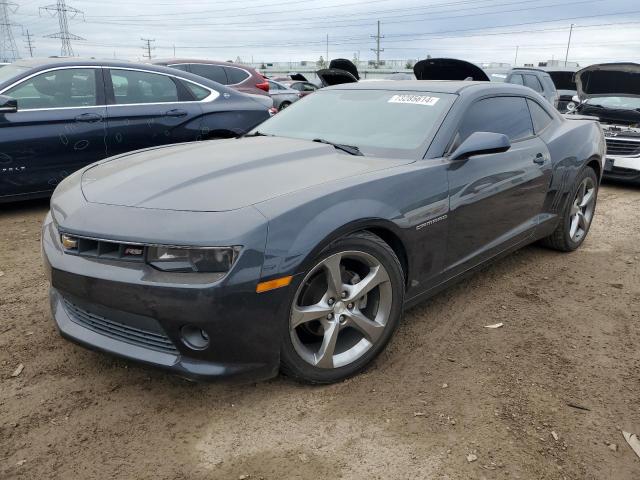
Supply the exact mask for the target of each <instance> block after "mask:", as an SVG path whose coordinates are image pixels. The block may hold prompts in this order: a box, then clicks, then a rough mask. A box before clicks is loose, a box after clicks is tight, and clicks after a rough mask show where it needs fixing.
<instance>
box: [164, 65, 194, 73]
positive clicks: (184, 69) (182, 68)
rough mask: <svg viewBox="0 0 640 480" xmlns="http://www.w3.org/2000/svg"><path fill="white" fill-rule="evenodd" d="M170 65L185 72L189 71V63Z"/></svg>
mask: <svg viewBox="0 0 640 480" xmlns="http://www.w3.org/2000/svg"><path fill="white" fill-rule="evenodd" d="M167 66H168V67H171V68H175V69H177V70H182V71H183V72H188V71H189V65H185V64H184V63H180V64H178V65H167Z"/></svg>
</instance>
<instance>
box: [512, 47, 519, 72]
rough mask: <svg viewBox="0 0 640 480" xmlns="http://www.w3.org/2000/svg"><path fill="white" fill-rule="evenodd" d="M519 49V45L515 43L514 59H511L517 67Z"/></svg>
mask: <svg viewBox="0 0 640 480" xmlns="http://www.w3.org/2000/svg"><path fill="white" fill-rule="evenodd" d="M519 49H520V46H519V45H516V59H515V60H514V61H513V66H514V67H517V66H518V50H519Z"/></svg>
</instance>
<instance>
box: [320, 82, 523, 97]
mask: <svg viewBox="0 0 640 480" xmlns="http://www.w3.org/2000/svg"><path fill="white" fill-rule="evenodd" d="M323 90H388V91H397V92H431V93H452V94H457V95H460V94H463V93H464V92H465V91H468V92H469V93H471V92H473V93H476V92H478V91H484V90H486V91H487V93H496V94H522V93H528V91H529V90H530V89H529V88H526V87H522V86H521V85H514V84H510V83H495V82H474V81H466V80H381V81H378V82H366V83H360V82H358V83H345V84H341V85H334V86H332V87H326V88H325V89H323Z"/></svg>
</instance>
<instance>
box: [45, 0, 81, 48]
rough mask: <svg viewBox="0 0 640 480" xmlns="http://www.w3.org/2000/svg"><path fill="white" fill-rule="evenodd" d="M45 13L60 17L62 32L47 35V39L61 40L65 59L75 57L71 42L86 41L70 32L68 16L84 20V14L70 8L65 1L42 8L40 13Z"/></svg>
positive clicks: (61, 0)
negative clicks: (80, 17)
mask: <svg viewBox="0 0 640 480" xmlns="http://www.w3.org/2000/svg"><path fill="white" fill-rule="evenodd" d="M42 11H45V12H47V13H48V14H49V15H51V16H52V17H58V25H59V26H60V31H59V32H57V33H52V34H50V35H45V38H59V39H60V42H61V44H62V46H61V48H60V55H61V56H63V57H73V56H74V54H73V47H71V40H84V38H82V37H79V36H78V35H74V34H73V33H71V32H69V21H68V19H67V15H69V16H70V17H71V18H76V17H77V16H78V15H81V16H82V18H83V19H84V12H83V11H81V10H78V9H77V8H73V7H68V6H67V5H66V3H65V0H58V1H57V3H56V4H55V5H47V6H46V7H40V12H42Z"/></svg>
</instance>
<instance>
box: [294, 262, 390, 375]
mask: <svg viewBox="0 0 640 480" xmlns="http://www.w3.org/2000/svg"><path fill="white" fill-rule="evenodd" d="M392 300H393V293H392V288H391V280H390V277H389V274H388V272H387V270H386V269H385V267H384V266H383V265H382V264H381V262H380V261H379V260H378V259H376V258H375V257H374V256H373V255H370V254H368V253H365V252H361V251H345V252H339V253H336V254H333V255H331V256H329V257H327V258H325V259H324V260H322V261H321V262H319V263H318V264H317V265H316V266H315V267H314V268H313V269H312V270H311V271H310V272H309V273H308V274H307V276H306V277H305V278H304V280H303V281H302V283H301V284H300V287H299V288H298V291H297V292H296V295H295V297H294V300H293V305H292V308H291V317H290V321H289V330H290V335H291V340H292V343H293V347H294V349H295V351H296V352H297V354H298V355H299V356H300V357H301V358H302V359H303V360H304V361H306V362H307V363H309V364H311V365H313V366H315V367H317V368H325V369H330V368H339V367H343V366H345V365H349V364H351V363H353V362H355V361H356V360H357V359H359V358H360V357H362V356H363V355H364V354H365V353H366V352H367V351H369V350H370V349H371V348H372V347H373V346H374V345H375V344H376V342H377V341H378V340H379V339H380V338H381V337H382V334H383V332H384V331H385V327H386V325H387V321H388V319H389V315H390V314H391V307H392V303H393V302H392Z"/></svg>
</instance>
